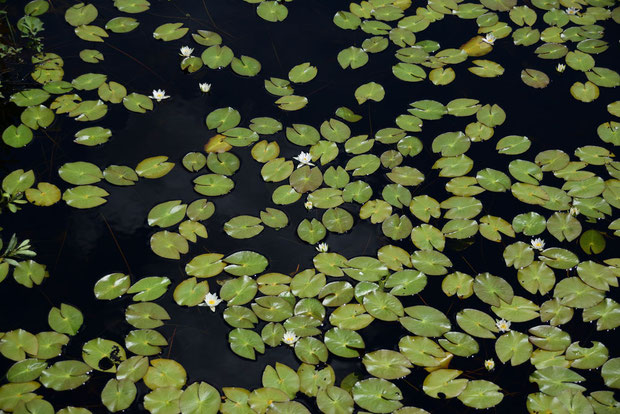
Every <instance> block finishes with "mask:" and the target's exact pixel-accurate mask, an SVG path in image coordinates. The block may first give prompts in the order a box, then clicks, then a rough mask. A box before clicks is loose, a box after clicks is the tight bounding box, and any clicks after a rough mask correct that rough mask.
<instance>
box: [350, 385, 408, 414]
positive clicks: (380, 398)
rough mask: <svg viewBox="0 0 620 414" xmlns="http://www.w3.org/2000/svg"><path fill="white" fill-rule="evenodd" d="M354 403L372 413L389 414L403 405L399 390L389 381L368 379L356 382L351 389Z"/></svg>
mask: <svg viewBox="0 0 620 414" xmlns="http://www.w3.org/2000/svg"><path fill="white" fill-rule="evenodd" d="M352 394H353V399H354V400H355V403H356V404H357V405H359V406H360V407H362V408H363V409H365V410H368V411H371V412H373V413H391V412H393V411H395V410H397V409H398V408H400V407H402V406H403V404H402V403H401V402H400V401H401V400H402V399H403V396H402V393H401V391H400V389H399V388H398V387H397V386H396V385H394V384H392V383H391V382H389V381H386V380H384V379H380V378H369V379H366V380H362V381H359V382H357V383H356V384H355V385H354V386H353V389H352Z"/></svg>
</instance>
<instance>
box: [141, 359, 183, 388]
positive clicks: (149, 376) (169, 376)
mask: <svg viewBox="0 0 620 414" xmlns="http://www.w3.org/2000/svg"><path fill="white" fill-rule="evenodd" d="M143 380H144V383H145V384H146V386H147V387H149V388H150V389H152V390H155V389H157V388H177V389H180V388H181V387H183V385H185V382H186V381H187V373H186V372H185V368H183V366H182V365H181V364H179V363H178V362H176V361H174V360H172V359H165V358H159V359H153V360H151V366H150V367H149V368H148V370H147V371H146V374H145V375H144V378H143Z"/></svg>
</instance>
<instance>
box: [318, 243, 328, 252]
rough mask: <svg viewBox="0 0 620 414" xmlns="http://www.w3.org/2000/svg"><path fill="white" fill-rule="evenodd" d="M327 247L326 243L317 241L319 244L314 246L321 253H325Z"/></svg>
mask: <svg viewBox="0 0 620 414" xmlns="http://www.w3.org/2000/svg"><path fill="white" fill-rule="evenodd" d="M328 249H329V246H328V245H327V243H324V242H323V243H319V245H318V246H316V250H317V251H318V252H321V253H327V250H328Z"/></svg>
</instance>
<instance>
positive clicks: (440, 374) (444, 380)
mask: <svg viewBox="0 0 620 414" xmlns="http://www.w3.org/2000/svg"><path fill="white" fill-rule="evenodd" d="M461 372H462V371H459V370H456V369H439V370H437V371H433V372H431V373H430V374H429V375H427V376H426V378H424V385H423V389H424V392H425V393H426V394H427V395H429V396H431V397H433V398H440V396H439V394H440V393H441V394H442V396H445V398H454V397H457V396H459V395H460V394H461V393H462V392H463V390H465V388H466V387H467V385H468V382H469V381H468V380H466V379H464V378H457V377H458V376H459V375H461Z"/></svg>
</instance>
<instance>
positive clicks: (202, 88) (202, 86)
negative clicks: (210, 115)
mask: <svg viewBox="0 0 620 414" xmlns="http://www.w3.org/2000/svg"><path fill="white" fill-rule="evenodd" d="M198 87H199V88H200V92H204V93H207V92H209V91H210V90H211V84H210V83H199V84H198Z"/></svg>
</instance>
